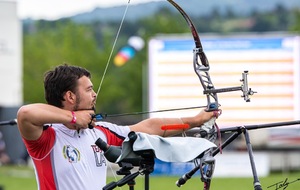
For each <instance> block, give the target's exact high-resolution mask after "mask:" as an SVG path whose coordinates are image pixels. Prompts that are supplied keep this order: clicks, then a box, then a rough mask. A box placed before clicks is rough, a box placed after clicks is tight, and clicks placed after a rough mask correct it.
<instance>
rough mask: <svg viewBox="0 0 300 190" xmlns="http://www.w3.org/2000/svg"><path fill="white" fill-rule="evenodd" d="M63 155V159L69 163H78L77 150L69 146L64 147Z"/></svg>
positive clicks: (78, 155) (78, 153)
mask: <svg viewBox="0 0 300 190" xmlns="http://www.w3.org/2000/svg"><path fill="white" fill-rule="evenodd" d="M63 154H64V157H65V159H68V161H69V162H70V163H76V162H78V161H80V152H79V150H78V149H77V148H75V147H73V146H71V145H65V146H64V148H63Z"/></svg>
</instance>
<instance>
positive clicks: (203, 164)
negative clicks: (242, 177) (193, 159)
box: [168, 0, 255, 190]
mask: <svg viewBox="0 0 300 190" xmlns="http://www.w3.org/2000/svg"><path fill="white" fill-rule="evenodd" d="M168 2H169V3H171V4H172V5H173V6H174V7H175V8H176V9H177V10H178V11H179V12H180V13H181V15H182V16H183V17H184V19H185V21H186V22H187V24H188V25H189V27H190V30H191V32H192V36H193V38H194V42H195V48H194V49H193V54H194V55H193V66H194V71H195V73H196V75H197V76H198V78H199V80H200V82H201V85H202V87H203V89H204V91H203V93H204V94H205V95H206V99H207V108H206V111H213V112H214V113H215V117H213V118H212V119H211V120H210V121H208V122H207V123H205V124H204V125H203V126H201V129H200V136H201V137H205V138H207V139H209V140H210V141H215V140H216V136H217V133H216V128H217V129H218V127H217V125H216V123H215V119H216V118H217V116H218V115H219V114H220V112H219V106H220V104H219V102H218V95H217V94H218V93H221V92H229V91H239V90H241V91H242V93H243V95H242V97H243V98H244V100H245V101H246V102H249V101H250V98H249V95H253V94H254V93H255V92H254V91H252V90H251V88H250V89H248V80H247V75H248V71H244V73H243V74H242V79H241V82H243V84H242V85H241V86H238V87H229V88H221V89H216V88H215V87H214V85H213V83H212V80H211V77H210V74H209V70H210V66H209V62H208V60H207V57H206V55H205V53H204V51H203V47H202V44H201V41H200V37H199V35H198V32H197V30H196V28H195V26H194V24H193V22H192V20H191V19H190V17H189V16H188V15H187V14H186V12H185V11H184V10H183V9H182V8H181V7H180V6H179V5H178V4H177V3H175V2H174V1H173V0H168ZM219 134H220V133H219ZM219 138H220V135H219ZM195 164H196V163H195ZM198 169H200V172H201V180H202V181H203V182H204V189H205V190H208V189H209V187H210V181H211V178H212V173H213V170H214V158H213V157H212V150H208V151H207V152H206V153H205V154H204V156H203V157H202V158H201V159H200V163H197V164H196V167H195V169H193V170H192V171H191V172H189V173H187V174H185V175H184V176H183V177H182V178H180V179H179V180H178V181H177V185H178V186H181V185H183V184H184V183H185V182H186V181H187V179H189V178H190V177H191V175H193V174H194V173H195V172H196V171H197V170H198Z"/></svg>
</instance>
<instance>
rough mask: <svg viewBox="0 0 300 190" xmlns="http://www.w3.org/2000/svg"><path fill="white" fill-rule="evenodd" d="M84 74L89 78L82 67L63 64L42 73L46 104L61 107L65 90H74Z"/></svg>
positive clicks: (88, 73)
mask: <svg viewBox="0 0 300 190" xmlns="http://www.w3.org/2000/svg"><path fill="white" fill-rule="evenodd" d="M83 76H86V77H88V78H91V74H90V72H89V71H87V70H86V69H84V68H81V67H77V66H70V65H68V64H63V65H59V66H57V67H55V68H54V69H53V70H50V71H47V72H46V73H45V75H44V89H45V99H46V101H47V103H48V104H50V105H53V106H56V107H59V108H62V107H63V104H62V101H64V98H63V96H64V94H65V93H66V92H67V91H69V90H70V91H71V92H73V93H75V92H76V87H77V81H78V79H79V78H81V77H83Z"/></svg>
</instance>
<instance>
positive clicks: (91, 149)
mask: <svg viewBox="0 0 300 190" xmlns="http://www.w3.org/2000/svg"><path fill="white" fill-rule="evenodd" d="M129 132H130V129H129V127H128V126H117V125H114V124H111V123H106V122H98V123H97V126H96V127H95V128H94V129H85V130H80V131H79V132H77V131H76V130H70V129H68V128H67V127H65V126H64V125H62V124H53V125H51V126H50V127H45V129H44V131H43V134H42V136H41V137H40V138H39V139H38V140H35V141H28V140H25V139H23V140H24V142H25V145H26V147H27V150H28V153H29V155H30V156H31V157H32V159H33V163H34V166H35V173H36V179H37V182H38V189H39V190H46V189H47V190H100V189H102V188H103V187H104V186H105V184H106V170H107V160H106V159H105V157H104V155H103V151H102V150H101V149H100V148H98V147H97V146H96V145H95V142H96V140H97V139H98V138H101V139H102V140H104V141H105V142H107V143H108V144H110V145H115V146H121V144H122V142H123V140H124V139H125V138H126V137H127V135H128V133H129Z"/></svg>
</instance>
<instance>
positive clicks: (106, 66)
mask: <svg viewBox="0 0 300 190" xmlns="http://www.w3.org/2000/svg"><path fill="white" fill-rule="evenodd" d="M129 4H130V0H128V2H127V5H126V8H125V11H124V14H123V16H122V20H121V23H120V26H119V28H118V31H117V34H116V37H115V40H114V43H113V45H112V49H111V51H110V54H109V57H108V60H107V62H106V65H105V69H104V71H103V75H102V78H101V81H100V83H99V86H98V89H97V93H96V99H97V98H98V94H99V92H100V90H101V87H102V84H103V81H104V78H105V75H106V73H107V70H108V66H109V65H110V60H111V58H112V55H113V53H114V50H115V47H116V44H117V40H118V39H119V35H120V32H121V29H122V26H123V23H124V20H125V17H126V14H127V10H128V7H129ZM108 167H109V168H110V170H111V171H112V174H113V177H114V179H115V180H116V181H118V177H117V175H116V174H115V172H114V169H113V167H112V164H111V163H110V162H108ZM119 189H122V188H121V187H119Z"/></svg>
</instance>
